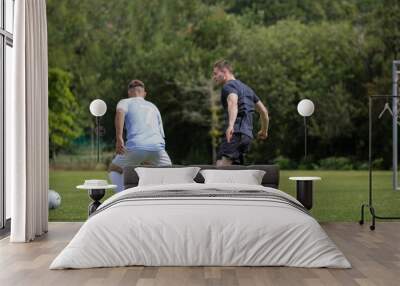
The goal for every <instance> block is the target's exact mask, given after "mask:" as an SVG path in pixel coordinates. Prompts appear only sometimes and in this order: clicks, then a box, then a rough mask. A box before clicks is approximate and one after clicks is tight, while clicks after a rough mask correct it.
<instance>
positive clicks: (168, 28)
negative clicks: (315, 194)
mask: <svg viewBox="0 0 400 286" xmlns="http://www.w3.org/2000/svg"><path fill="white" fill-rule="evenodd" d="M47 9H48V35H49V65H50V67H51V68H59V69H62V70H65V71H67V72H68V73H70V74H71V75H72V78H71V84H70V88H71V91H72V92H73V94H74V95H75V96H76V98H77V101H78V103H79V108H77V109H76V110H74V112H78V113H79V114H80V117H79V118H80V119H81V120H80V122H82V124H80V126H79V127H80V128H82V129H83V130H85V132H84V134H83V135H84V136H87V137H90V128H88V127H89V126H90V125H91V122H92V121H91V118H90V115H89V112H88V106H89V102H90V101H91V100H93V99H95V98H101V99H103V100H105V101H106V102H107V104H108V108H109V109H108V110H109V111H108V112H107V114H106V115H105V117H104V119H103V122H104V125H105V127H106V130H107V133H106V136H105V137H104V140H105V141H106V142H108V143H109V145H110V146H113V144H114V143H113V142H114V126H113V119H114V114H115V112H114V110H115V106H116V103H117V102H118V101H119V100H120V99H121V98H123V97H125V96H126V87H127V84H128V82H129V81H130V80H131V79H133V78H139V79H141V80H143V81H144V82H145V84H146V88H147V91H148V100H150V101H152V102H154V103H155V104H156V105H157V106H158V107H159V109H160V111H161V114H162V116H163V120H164V127H165V131H166V135H167V138H166V139H167V151H168V152H169V153H170V155H171V158H172V160H173V161H174V163H211V161H212V159H213V150H214V151H215V145H216V144H217V138H218V137H219V135H220V134H221V131H222V130H219V128H220V126H221V116H220V115H221V112H220V108H219V89H218V87H214V86H213V84H212V82H211V71H212V64H213V62H214V61H216V60H217V59H220V58H227V59H228V60H230V61H231V62H232V63H233V65H234V68H235V74H236V76H237V78H239V79H241V80H242V81H244V82H245V83H247V84H248V85H249V86H251V87H252V88H253V89H254V90H255V91H256V93H257V94H258V95H259V97H260V98H261V99H262V101H263V102H264V103H265V104H266V105H267V107H268V109H269V111H270V117H271V125H270V126H271V129H270V137H269V139H268V140H267V141H266V142H255V143H254V144H253V148H252V151H251V153H250V154H249V155H248V161H249V162H257V163H262V162H264V163H265V162H271V161H273V160H274V159H275V158H281V157H283V158H290V159H291V160H298V161H299V160H301V158H302V152H303V129H302V118H301V117H300V116H299V115H298V114H297V111H296V106H297V103H298V101H299V100H301V99H303V98H310V99H312V100H313V101H314V103H315V105H316V112H315V114H314V115H313V117H312V118H311V120H310V130H309V131H310V134H309V135H310V145H309V146H310V150H312V151H311V152H310V153H311V154H312V156H311V157H310V158H311V159H312V160H315V161H316V160H320V159H323V158H327V157H332V156H346V157H351V158H352V160H359V161H365V160H366V155H367V144H366V143H367V139H368V138H367V131H368V126H367V120H368V101H367V96H368V94H378V93H379V94H388V93H391V62H392V60H394V59H395V58H396V57H397V56H399V49H400V17H398V15H400V4H398V1H395V0H384V1H373V0H368V1H367V0H338V1H329V0H323V1H312V0H307V1H300V0H280V1H278V0H269V1H261V0H256V1H249V0H236V1H234V0H219V1H218V0H215V1H211V0H203V1H188V0H178V1H175V0H164V1H162V0H154V1H146V0H136V1H128V0H120V1H106V0H96V1H94V0H85V1H79V0H57V1H55V0H49V1H47ZM49 80H50V84H51V81H52V79H51V78H49ZM382 107H383V103H382V102H380V103H379V104H378V103H377V108H376V111H374V112H375V113H376V116H375V117H374V118H377V114H379V112H380V109H381V108H382ZM53 108H54V107H53V106H52V105H51V104H50V110H53ZM65 109H66V111H67V112H70V111H71V108H69V107H66V108H65ZM78 109H79V110H78ZM50 120H52V119H50ZM54 124H58V123H54ZM374 124H378V125H379V124H380V125H381V127H379V128H376V129H375V133H374V140H375V142H376V145H374V146H375V148H376V150H377V152H376V153H377V154H376V156H377V157H382V158H384V164H383V165H385V166H389V165H390V156H391V144H390V142H391V133H390V130H391V119H390V118H389V117H384V118H383V119H382V120H380V121H378V120H376V122H374ZM256 128H257V127H256ZM66 138H67V137H66ZM68 138H71V137H68ZM60 147H61V146H60ZM214 154H215V153H214Z"/></svg>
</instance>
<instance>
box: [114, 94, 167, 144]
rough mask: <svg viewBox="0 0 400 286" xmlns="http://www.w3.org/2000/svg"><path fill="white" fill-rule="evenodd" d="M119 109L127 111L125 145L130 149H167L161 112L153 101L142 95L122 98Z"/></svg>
mask: <svg viewBox="0 0 400 286" xmlns="http://www.w3.org/2000/svg"><path fill="white" fill-rule="evenodd" d="M117 110H120V111H123V112H124V113H125V129H126V137H127V141H126V144H125V147H126V149H127V150H128V151H131V150H146V151H159V150H164V149H165V140H164V138H165V135H164V129H163V124H162V120H161V114H160V111H159V110H158V108H157V107H156V106H155V105H154V104H153V103H151V102H149V101H147V100H145V99H144V98H142V97H130V98H125V99H121V100H120V101H119V102H118V105H117Z"/></svg>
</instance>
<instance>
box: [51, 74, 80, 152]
mask: <svg viewBox="0 0 400 286" xmlns="http://www.w3.org/2000/svg"><path fill="white" fill-rule="evenodd" d="M70 85H71V76H70V74H68V73H66V72H65V71H63V70H61V69H58V68H52V69H50V70H49V106H50V107H51V108H49V140H50V151H51V152H50V156H52V157H53V158H54V157H55V154H56V153H57V151H58V150H60V149H62V148H65V147H67V146H68V145H69V143H70V142H71V141H72V140H73V139H75V138H77V137H78V136H79V135H80V133H81V128H80V124H79V121H78V117H79V113H78V111H79V109H78V102H77V100H76V98H75V96H74V94H73V93H72V92H71V90H70Z"/></svg>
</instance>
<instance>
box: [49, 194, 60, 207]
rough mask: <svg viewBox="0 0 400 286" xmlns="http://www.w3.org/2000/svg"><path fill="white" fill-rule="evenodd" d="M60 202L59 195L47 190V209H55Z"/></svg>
mask: <svg viewBox="0 0 400 286" xmlns="http://www.w3.org/2000/svg"><path fill="white" fill-rule="evenodd" d="M60 204H61V196H60V194H59V193H57V192H56V191H53V190H49V209H56V208H58V207H59V206H60Z"/></svg>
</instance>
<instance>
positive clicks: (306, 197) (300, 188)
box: [289, 177, 321, 210]
mask: <svg viewBox="0 0 400 286" xmlns="http://www.w3.org/2000/svg"><path fill="white" fill-rule="evenodd" d="M289 180H292V181H296V198H297V200H298V201H299V202H300V203H302V204H303V206H304V207H305V208H306V209H308V210H311V209H312V207H313V182H314V181H319V180H321V177H290V178H289Z"/></svg>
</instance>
